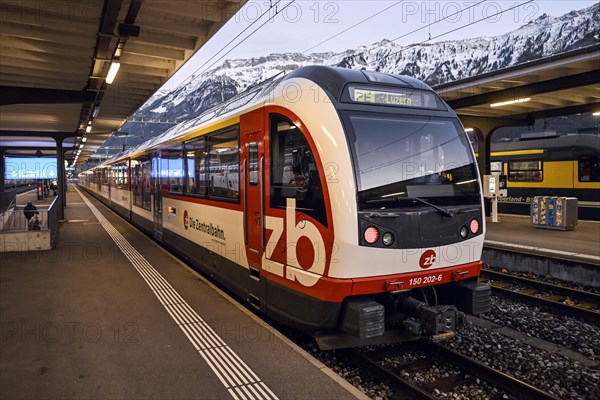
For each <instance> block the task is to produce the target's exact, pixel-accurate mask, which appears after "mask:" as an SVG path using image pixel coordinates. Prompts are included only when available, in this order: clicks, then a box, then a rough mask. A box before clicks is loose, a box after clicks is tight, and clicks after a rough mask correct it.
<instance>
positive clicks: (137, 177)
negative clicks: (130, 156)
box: [131, 160, 142, 207]
mask: <svg viewBox="0 0 600 400" xmlns="http://www.w3.org/2000/svg"><path fill="white" fill-rule="evenodd" d="M131 191H132V192H133V205H134V206H138V207H141V206H142V163H141V162H140V161H139V160H131Z"/></svg>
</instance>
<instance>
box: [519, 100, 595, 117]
mask: <svg viewBox="0 0 600 400" xmlns="http://www.w3.org/2000/svg"><path fill="white" fill-rule="evenodd" d="M598 110H600V102H596V103H590V104H580V105H578V106H570V107H562V108H551V109H548V110H541V111H534V112H531V113H529V114H519V115H514V116H513V117H514V118H533V119H540V118H550V117H559V116H562V115H573V114H580V113H586V112H594V111H598Z"/></svg>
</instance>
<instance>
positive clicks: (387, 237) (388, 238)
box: [381, 232, 394, 246]
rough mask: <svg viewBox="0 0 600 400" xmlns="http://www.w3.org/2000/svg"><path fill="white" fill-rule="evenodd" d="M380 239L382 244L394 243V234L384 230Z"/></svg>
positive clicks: (389, 244)
mask: <svg viewBox="0 0 600 400" xmlns="http://www.w3.org/2000/svg"><path fill="white" fill-rule="evenodd" d="M381 241H382V242H383V244H384V245H386V246H391V245H392V244H394V235H393V234H392V233H391V232H386V233H384V234H383V236H382V237H381Z"/></svg>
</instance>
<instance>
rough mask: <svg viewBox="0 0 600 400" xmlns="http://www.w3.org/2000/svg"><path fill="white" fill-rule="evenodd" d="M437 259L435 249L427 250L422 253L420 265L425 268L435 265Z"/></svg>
mask: <svg viewBox="0 0 600 400" xmlns="http://www.w3.org/2000/svg"><path fill="white" fill-rule="evenodd" d="M435 259H436V254H435V251H433V250H427V251H425V252H424V253H423V254H421V258H420V259H419V266H420V267H421V268H423V269H427V268H429V267H431V266H432V265H433V263H434V262H435Z"/></svg>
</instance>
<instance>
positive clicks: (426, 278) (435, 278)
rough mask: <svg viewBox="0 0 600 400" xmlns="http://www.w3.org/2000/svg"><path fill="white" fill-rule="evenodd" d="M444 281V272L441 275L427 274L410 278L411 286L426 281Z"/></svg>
mask: <svg viewBox="0 0 600 400" xmlns="http://www.w3.org/2000/svg"><path fill="white" fill-rule="evenodd" d="M441 281H442V274H439V275H427V276H424V277H417V278H412V279H410V281H409V282H410V286H415V285H420V284H426V283H436V282H441Z"/></svg>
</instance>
